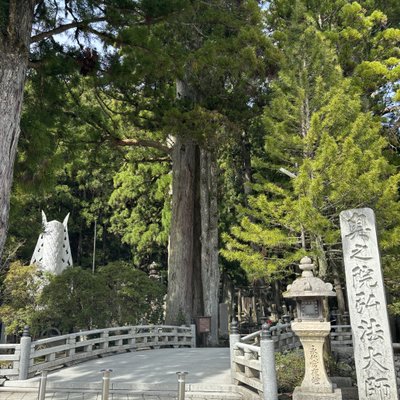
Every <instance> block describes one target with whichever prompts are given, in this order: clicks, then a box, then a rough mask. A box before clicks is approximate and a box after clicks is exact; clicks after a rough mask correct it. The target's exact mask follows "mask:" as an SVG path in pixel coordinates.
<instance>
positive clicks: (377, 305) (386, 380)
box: [340, 208, 398, 400]
mask: <svg viewBox="0 0 400 400" xmlns="http://www.w3.org/2000/svg"><path fill="white" fill-rule="evenodd" d="M340 228H341V234H342V245H343V259H344V265H345V272H346V285H347V297H348V303H349V312H350V321H351V328H352V333H353V345H354V358H355V363H356V371H357V384H358V396H359V400H398V394H397V385H396V375H395V368H394V360H393V347H392V339H391V336H390V330H389V320H388V315H387V306H386V299H385V288H384V285H383V279H382V270H381V265H380V258H379V249H378V241H377V235H376V229H375V216H374V212H373V211H372V210H371V209H370V208H360V209H352V210H346V211H343V212H341V213H340Z"/></svg>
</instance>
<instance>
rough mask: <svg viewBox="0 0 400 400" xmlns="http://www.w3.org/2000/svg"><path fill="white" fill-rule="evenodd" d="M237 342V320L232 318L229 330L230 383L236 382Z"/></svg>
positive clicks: (238, 340)
mask: <svg viewBox="0 0 400 400" xmlns="http://www.w3.org/2000/svg"><path fill="white" fill-rule="evenodd" d="M237 342H240V334H239V328H238V322H237V321H236V320H232V322H231V332H230V335H229V349H230V356H231V378H232V383H237V381H236V378H235V375H236V366H235V345H236V343H237Z"/></svg>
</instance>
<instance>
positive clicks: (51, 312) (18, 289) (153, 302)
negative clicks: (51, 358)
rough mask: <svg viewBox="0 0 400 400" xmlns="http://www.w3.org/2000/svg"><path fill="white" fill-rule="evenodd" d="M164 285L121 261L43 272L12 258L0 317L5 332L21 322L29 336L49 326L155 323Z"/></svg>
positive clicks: (16, 330)
mask: <svg viewBox="0 0 400 400" xmlns="http://www.w3.org/2000/svg"><path fill="white" fill-rule="evenodd" d="M164 293H165V288H164V287H163V286H162V285H161V284H159V283H158V282H156V281H154V280H151V279H150V278H148V277H147V275H146V274H145V273H144V272H142V271H139V270H137V269H135V268H133V267H132V266H131V265H129V264H127V263H124V262H114V263H112V264H109V265H106V266H104V267H101V268H100V269H99V271H98V272H96V274H92V273H91V272H89V271H87V270H84V269H82V268H79V267H70V268H67V269H66V270H65V271H63V273H62V274H61V275H58V276H54V275H52V276H47V277H43V276H42V275H41V274H40V273H39V272H38V271H37V269H36V266H34V265H33V266H25V265H23V264H21V263H20V262H15V263H12V264H11V266H10V269H9V271H8V273H7V275H6V277H5V279H4V289H3V304H2V306H1V307H0V317H1V319H2V321H3V322H4V323H5V325H6V329H7V334H19V333H21V332H22V330H23V327H24V326H25V325H29V326H30V327H31V332H32V334H33V335H34V336H40V335H41V333H42V332H43V331H45V330H47V329H49V328H57V329H59V330H60V331H61V332H63V333H69V332H75V331H78V330H81V329H94V328H103V327H109V326H121V325H127V324H132V325H134V324H139V323H141V322H142V321H143V320H145V321H146V322H148V323H159V322H160V321H161V318H162V311H163V310H162V304H163V296H164Z"/></svg>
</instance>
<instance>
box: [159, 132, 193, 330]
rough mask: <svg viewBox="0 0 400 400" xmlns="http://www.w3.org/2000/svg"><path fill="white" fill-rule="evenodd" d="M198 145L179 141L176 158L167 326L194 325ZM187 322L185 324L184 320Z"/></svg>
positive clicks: (173, 171)
mask: <svg viewBox="0 0 400 400" xmlns="http://www.w3.org/2000/svg"><path fill="white" fill-rule="evenodd" d="M195 151H196V145H195V143H194V142H193V141H192V140H190V139H183V138H179V137H178V138H176V141H175V145H174V148H173V150H172V153H171V157H172V211H171V230H170V238H169V246H168V294H167V302H166V317H165V320H166V323H167V324H177V323H182V322H185V323H186V324H188V323H190V322H191V317H192V301H193V290H192V279H193V223H194V193H195V190H194V185H195V167H196V165H195ZM182 319H183V320H184V321H183V320H182Z"/></svg>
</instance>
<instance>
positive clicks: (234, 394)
mask: <svg viewBox="0 0 400 400" xmlns="http://www.w3.org/2000/svg"><path fill="white" fill-rule="evenodd" d="M271 334H272V340H273V342H274V346H275V350H280V351H282V350H289V349H293V348H297V347H299V342H298V341H297V340H296V338H295V337H294V335H293V332H291V330H290V324H278V325H277V326H275V327H273V328H272V329H271ZM195 335H196V333H195V326H194V325H193V326H190V327H184V326H181V327H177V326H162V325H160V326H153V325H142V326H126V327H118V328H108V329H97V330H92V331H86V332H79V333H74V334H69V335H63V336H56V337H52V338H47V339H41V340H37V341H32V340H31V338H30V337H29V335H28V334H27V333H25V336H23V337H22V338H21V342H20V343H19V344H3V345H0V367H1V368H0V375H2V376H3V378H4V381H3V385H2V386H1V387H0V399H4V400H21V399H22V400H32V399H37V396H38V395H37V393H38V388H39V382H40V373H41V371H43V370H46V371H49V374H48V380H47V396H46V399H50V398H51V399H54V400H56V399H60V400H61V399H63V400H68V399H69V400H72V399H82V400H83V399H85V400H92V399H97V398H98V399H100V398H101V385H102V374H101V373H100V370H102V369H112V370H113V371H112V373H111V386H110V388H111V392H110V393H111V395H112V398H113V399H115V400H116V399H121V400H122V399H124V400H134V399H154V400H156V399H174V398H176V395H177V375H176V373H177V372H179V371H187V372H188V375H187V377H186V382H187V384H186V392H187V394H186V399H199V400H200V399H204V400H205V399H207V400H208V399H210V400H211V399H220V400H223V399H250V400H253V399H254V400H255V399H257V400H258V399H267V397H265V393H263V392H264V391H265V390H264V389H265V386H263V382H262V376H266V375H267V372H266V370H265V368H267V367H268V366H266V365H264V366H263V363H262V360H261V357H260V355H261V354H262V351H261V350H260V349H261V347H262V345H263V344H262V341H260V331H258V332H255V333H254V334H251V335H247V336H245V337H240V335H236V339H235V340H232V337H233V336H232V335H231V347H230V348H222V347H220V348H196V347H195V346H196V341H195ZM331 340H332V344H333V347H334V346H335V345H337V343H339V342H340V343H341V345H342V346H346V345H350V344H351V333H350V329H349V327H348V326H343V327H336V329H335V330H334V331H333V333H332V336H331ZM145 350H151V351H145ZM110 356H111V357H110ZM65 367H68V368H65ZM273 368H274V366H273Z"/></svg>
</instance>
